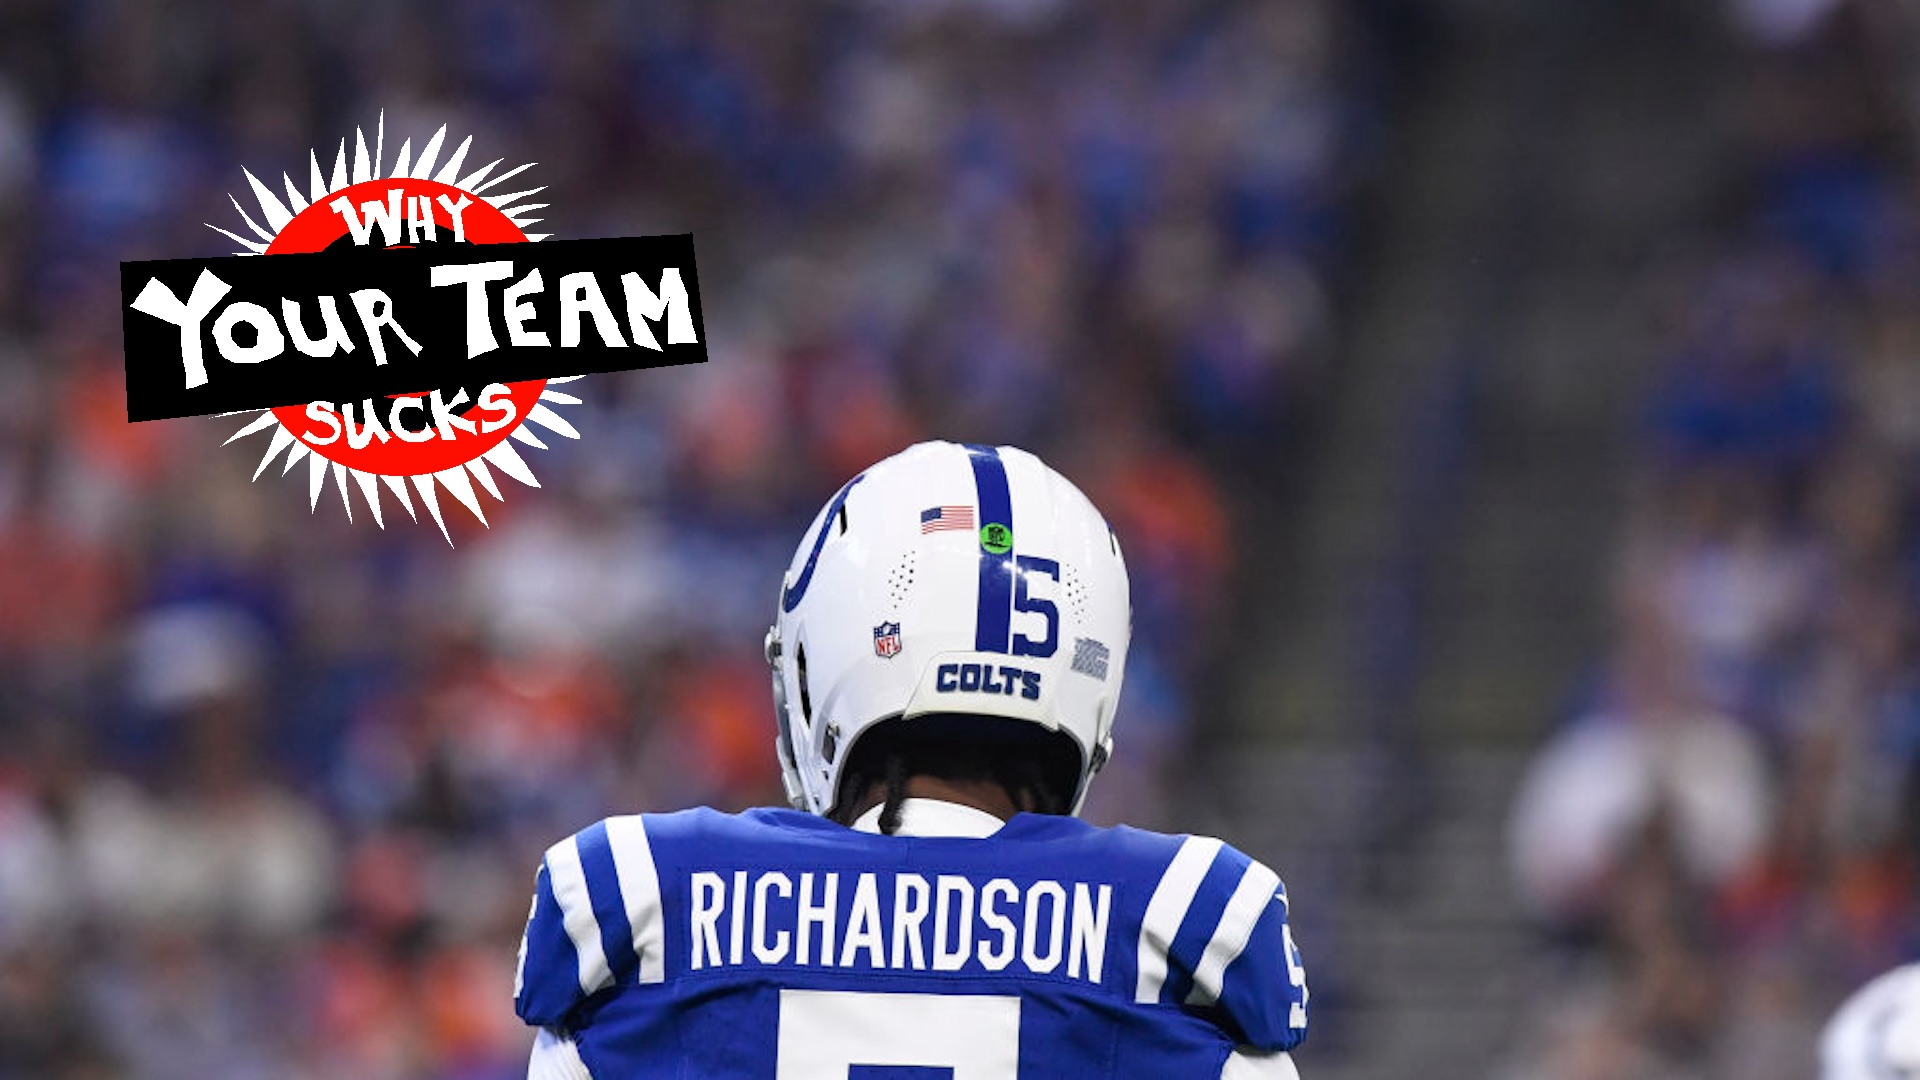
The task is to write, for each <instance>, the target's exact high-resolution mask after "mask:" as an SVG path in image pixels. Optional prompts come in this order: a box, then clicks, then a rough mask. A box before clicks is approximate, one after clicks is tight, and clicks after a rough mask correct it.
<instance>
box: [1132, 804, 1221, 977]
mask: <svg viewBox="0 0 1920 1080" xmlns="http://www.w3.org/2000/svg"><path fill="white" fill-rule="evenodd" d="M1218 854H1220V841H1218V840H1216V839H1214V838H1213V837H1211V836H1189V837H1187V839H1186V841H1185V842H1184V843H1182V844H1181V845H1180V851H1179V852H1178V853H1177V854H1175V855H1174V857H1173V862H1171V863H1169V864H1168V865H1167V871H1166V873H1164V874H1161V875H1160V884H1159V885H1158V886H1156V887H1155V888H1154V890H1153V897H1152V899H1150V900H1148V901H1147V913H1146V915H1144V916H1143V917H1142V918H1141V920H1140V953H1139V963H1138V969H1139V977H1138V979H1137V980H1136V981H1135V982H1134V987H1133V1000H1135V1001H1137V1002H1139V1003H1141V1004H1143V1005H1150V1004H1152V1003H1154V1002H1156V1001H1159V1000H1160V990H1161V988H1162V987H1164V986H1165V985H1166V983H1167V950H1169V949H1171V948H1172V947H1173V936H1174V935H1175V934H1177V933H1179V932H1180V921H1181V920H1182V919H1185V918H1186V917H1187V909H1188V908H1189V907H1192V906H1193V897H1194V894H1195V893H1198V892H1199V891H1200V882H1201V881H1203V880H1205V878H1206V876H1207V871H1208V870H1209V869H1210V868H1212V866H1213V858H1214V856H1216V855H1218Z"/></svg>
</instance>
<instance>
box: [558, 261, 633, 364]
mask: <svg viewBox="0 0 1920 1080" xmlns="http://www.w3.org/2000/svg"><path fill="white" fill-rule="evenodd" d="M583 312H584V313H585V314H588V315H591V316H593V328H594V329H595V330H596V331H598V332H599V334H600V340H601V341H603V342H605V343H606V344H607V345H608V346H609V347H610V348H615V349H624V348H626V347H627V339H626V338H623V337H621V336H620V324H619V323H617V322H615V321H614V319H613V309H612V308H609V307H608V306H607V298H606V297H605V296H602V295H601V294H600V283H599V282H598V281H595V280H594V278H593V275H592V274H589V273H587V272H586V271H584V270H583V271H581V272H580V273H577V274H567V275H565V276H563V277H562V278H561V279H560V347H561V348H563V349H571V348H573V347H574V346H576V345H578V344H580V316H581V314H582V313H583Z"/></svg>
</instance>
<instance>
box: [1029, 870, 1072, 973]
mask: <svg viewBox="0 0 1920 1080" xmlns="http://www.w3.org/2000/svg"><path fill="white" fill-rule="evenodd" d="M1042 897H1045V898H1048V899H1050V900H1051V901H1052V902H1053V904H1052V906H1053V914H1052V918H1051V920H1050V921H1051V923H1052V926H1051V928H1050V929H1049V931H1048V933H1047V938H1046V945H1047V951H1046V952H1045V953H1042V952H1040V951H1039V949H1038V947H1037V946H1039V945H1040V944H1041V941H1040V933H1039V927H1038V926H1036V925H1035V923H1036V922H1037V921H1038V918H1039V915H1040V900H1041V898H1042ZM1066 915H1067V891H1066V890H1065V889H1063V888H1061V887H1060V883H1059V882H1057V881H1036V882H1034V883H1033V884H1032V885H1029V886H1027V910H1026V917H1025V920H1024V921H1023V923H1022V924H1021V927H1020V930H1021V934H1020V936H1021V938H1022V940H1021V942H1020V959H1021V960H1024V961H1025V962H1026V965H1027V970H1028V971H1031V972H1033V973H1034V974H1035V975H1045V974H1046V973H1048V972H1049V971H1052V970H1053V969H1054V968H1057V967H1059V966H1060V952H1061V946H1062V943H1061V940H1060V939H1061V937H1062V936H1063V935H1064V934H1065V932H1066Z"/></svg>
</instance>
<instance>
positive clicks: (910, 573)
mask: <svg viewBox="0 0 1920 1080" xmlns="http://www.w3.org/2000/svg"><path fill="white" fill-rule="evenodd" d="M917 558H918V555H917V553H915V552H913V551H908V552H907V553H906V554H905V555H902V556H901V557H900V561H899V562H898V563H896V564H895V565H894V568H893V570H892V571H891V572H889V573H888V574H887V599H888V600H889V601H891V602H892V604H893V607H894V610H896V611H898V610H899V609H900V607H901V606H902V605H903V604H905V603H906V601H907V597H908V596H911V595H912V594H913V578H914V563H915V560H916V559H917Z"/></svg>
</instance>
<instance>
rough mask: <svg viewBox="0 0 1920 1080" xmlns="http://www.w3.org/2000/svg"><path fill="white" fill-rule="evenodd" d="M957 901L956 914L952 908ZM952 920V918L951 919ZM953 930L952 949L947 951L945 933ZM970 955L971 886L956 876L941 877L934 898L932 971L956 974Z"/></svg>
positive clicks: (971, 946)
mask: <svg viewBox="0 0 1920 1080" xmlns="http://www.w3.org/2000/svg"><path fill="white" fill-rule="evenodd" d="M955 899H957V900H958V901H959V911H958V913H957V914H956V913H955V912H954V909H953V904H951V903H950V902H949V901H951V900H955ZM950 916H951V917H950ZM949 927H951V928H952V930H953V941H952V946H953V947H952V948H948V939H947V930H948V928H949ZM971 952H973V882H971V881H968V880H967V879H966V878H963V877H961V876H959V875H958V874H941V875H940V878H939V883H938V886H937V888H936V890H935V897H934V915H933V970H935V971H959V970H960V969H961V968H962V967H964V966H965V965H966V963H967V955H968V954H969V953H971Z"/></svg>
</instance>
